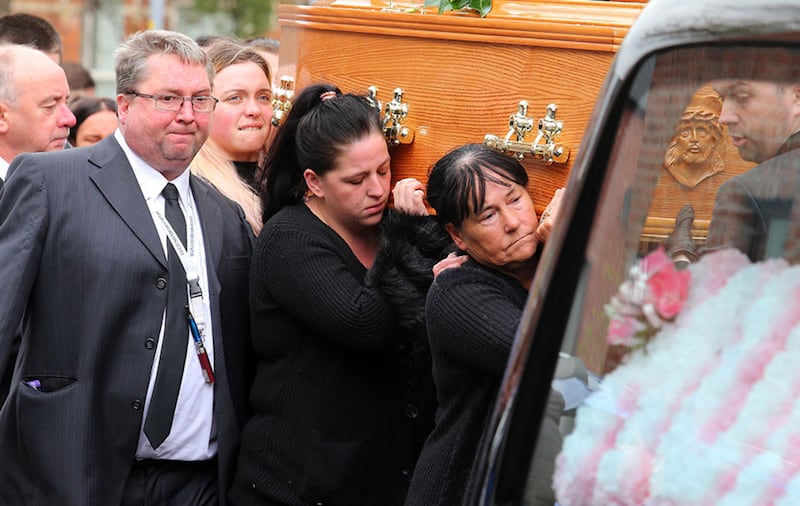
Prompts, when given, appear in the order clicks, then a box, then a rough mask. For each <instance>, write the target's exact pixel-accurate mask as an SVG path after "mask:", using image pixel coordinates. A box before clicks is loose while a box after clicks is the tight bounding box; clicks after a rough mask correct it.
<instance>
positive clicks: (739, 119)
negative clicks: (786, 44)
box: [704, 48, 800, 261]
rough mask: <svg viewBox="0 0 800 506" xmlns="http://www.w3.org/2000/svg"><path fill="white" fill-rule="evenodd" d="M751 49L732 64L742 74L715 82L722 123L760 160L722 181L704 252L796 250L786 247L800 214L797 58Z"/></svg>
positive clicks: (745, 153)
mask: <svg viewBox="0 0 800 506" xmlns="http://www.w3.org/2000/svg"><path fill="white" fill-rule="evenodd" d="M746 51H747V54H742V55H741V62H739V63H736V64H734V66H733V69H732V70H733V72H732V74H735V73H738V75H739V76H740V77H734V78H731V79H727V80H724V81H717V82H715V83H713V87H714V89H715V90H716V91H717V92H718V93H719V94H720V96H721V97H722V99H723V106H722V112H721V113H720V117H719V122H720V123H721V124H722V125H725V126H726V127H727V129H728V134H729V135H730V137H731V140H732V142H733V144H734V146H736V148H737V149H738V151H739V155H740V156H741V157H742V159H744V160H747V161H751V162H756V163H758V164H759V165H758V166H756V167H754V168H752V169H750V170H749V171H747V172H745V173H743V174H740V175H738V176H735V177H733V178H731V179H729V180H728V181H726V182H725V183H723V185H722V186H720V188H719V190H718V191H717V197H716V201H715V204H714V211H713V215H712V219H711V223H710V225H709V230H708V239H707V241H706V245H705V248H704V252H708V251H712V250H716V249H722V248H726V247H735V248H738V249H739V250H741V251H742V252H743V253H745V254H747V255H748V256H749V257H750V259H751V260H752V261H759V260H764V259H765V258H771V257H787V256H793V255H794V254H793V253H791V252H790V251H788V249H789V248H790V247H791V241H796V240H797V239H792V235H795V234H796V232H795V231H794V229H795V227H797V222H798V220H797V219H796V218H800V203H798V204H797V205H795V203H794V202H795V199H796V197H798V196H800V186H798V185H799V184H800V178H798V174H799V173H800V57H799V56H798V55H797V54H795V53H794V52H790V51H788V50H783V49H778V48H769V49H750V50H746ZM753 53H755V54H753ZM795 207H796V208H797V209H794V208H795ZM793 223H794V225H793ZM797 260H800V259H797Z"/></svg>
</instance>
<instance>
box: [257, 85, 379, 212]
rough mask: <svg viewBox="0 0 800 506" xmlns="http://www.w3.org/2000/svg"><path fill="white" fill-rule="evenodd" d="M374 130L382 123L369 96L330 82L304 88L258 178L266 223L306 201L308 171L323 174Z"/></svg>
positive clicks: (273, 142) (278, 134)
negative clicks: (369, 100)
mask: <svg viewBox="0 0 800 506" xmlns="http://www.w3.org/2000/svg"><path fill="white" fill-rule="evenodd" d="M373 132H378V133H380V132H381V123H380V119H379V117H378V110H377V109H375V108H374V107H372V106H370V105H369V102H367V98H366V96H361V95H354V94H351V93H348V94H346V95H342V92H341V91H340V90H339V89H338V88H336V87H335V86H333V85H331V84H314V85H310V86H308V87H306V88H304V89H303V90H302V91H301V92H300V93H299V94H298V95H297V96H296V97H295V99H294V100H293V101H292V108H291V109H290V110H289V114H287V115H286V119H285V120H284V122H283V123H282V124H281V126H280V127H279V128H278V131H277V133H276V135H275V139H274V140H273V141H272V143H271V144H270V147H269V150H268V151H267V156H266V159H265V161H264V170H263V171H262V176H261V181H260V182H259V187H260V188H261V201H262V202H263V204H264V221H265V222H266V221H267V220H268V219H269V218H270V217H272V216H273V215H274V214H275V213H277V212H278V211H280V210H281V209H282V208H283V207H285V206H287V205H290V204H296V203H298V202H301V201H302V199H303V196H304V195H305V193H306V191H307V188H306V185H305V180H304V178H303V172H304V171H305V170H306V169H311V170H313V171H314V172H315V173H316V174H317V175H319V176H322V175H324V174H325V173H326V172H328V171H329V170H331V169H333V168H334V167H335V165H336V159H337V158H338V157H339V155H340V154H341V153H342V152H343V151H344V150H345V149H346V148H347V147H348V146H350V145H351V144H353V143H354V142H356V141H357V140H359V139H362V138H364V137H365V136H367V135H369V134H370V133H373Z"/></svg>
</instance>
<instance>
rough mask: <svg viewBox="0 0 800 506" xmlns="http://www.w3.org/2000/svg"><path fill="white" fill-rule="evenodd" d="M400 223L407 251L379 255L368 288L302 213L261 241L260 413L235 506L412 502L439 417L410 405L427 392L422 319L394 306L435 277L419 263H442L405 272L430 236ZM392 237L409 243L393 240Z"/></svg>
mask: <svg viewBox="0 0 800 506" xmlns="http://www.w3.org/2000/svg"><path fill="white" fill-rule="evenodd" d="M392 219H394V218H385V219H384V225H383V226H382V230H384V238H383V241H384V242H385V243H386V244H392V245H398V247H399V248H400V250H401V251H400V252H398V251H397V250H396V249H394V248H393V247H392V248H387V247H382V249H381V253H379V257H378V259H377V260H376V263H375V266H374V267H373V269H372V271H370V273H369V280H367V277H368V271H367V270H366V269H365V268H364V267H363V265H362V264H361V263H360V262H359V261H358V260H357V259H356V257H355V256H354V255H353V253H352V252H351V250H350V249H349V247H348V246H347V244H346V243H345V242H344V241H343V240H342V238H341V237H339V236H338V235H337V234H336V233H335V232H334V231H333V230H332V229H330V228H329V227H328V226H327V225H325V224H324V223H322V222H321V221H320V220H319V219H317V217H316V216H314V215H313V214H312V213H311V212H310V211H309V210H308V208H307V207H306V206H305V205H296V206H290V207H287V208H285V209H283V210H282V211H280V212H279V213H278V214H276V215H275V216H274V217H273V218H272V219H270V221H269V222H268V223H267V224H266V226H265V228H264V230H263V231H262V233H261V235H260V236H259V238H258V241H257V243H256V248H255V251H254V255H253V261H252V268H251V295H250V296H251V300H250V304H251V314H252V330H253V332H252V335H253V339H254V348H255V351H256V354H257V358H258V368H257V374H256V379H255V381H254V385H253V388H252V391H251V395H250V403H251V407H252V410H253V412H254V415H253V416H252V417H251V419H250V420H249V421H248V422H247V424H246V425H245V428H244V431H243V435H242V449H241V452H240V458H239V462H238V469H237V472H236V480H235V483H234V488H233V491H232V493H231V498H232V500H233V501H234V503H235V504H237V505H239V506H245V505H250V504H290V505H304V504H325V505H328V504H334V505H342V506H358V505H387V506H391V505H396V504H402V503H403V500H404V497H405V494H406V491H407V487H408V481H409V480H410V477H411V472H412V470H413V466H414V462H415V460H416V456H417V454H418V452H419V448H420V446H421V441H422V438H424V436H425V435H426V431H427V430H429V429H430V427H428V428H427V429H426V428H424V426H425V422H424V420H425V414H426V412H427V413H428V414H429V413H430V412H431V411H432V408H431V407H426V406H427V405H426V404H425V402H415V399H414V398H411V397H410V396H412V395H419V394H420V392H418V390H420V387H419V386H418V385H424V384H426V380H425V379H424V378H422V379H421V380H419V381H418V380H417V379H416V378H413V377H412V376H413V374H412V373H413V369H412V366H411V364H412V361H411V355H410V351H411V350H414V349H417V348H419V347H420V346H419V345H418V344H419V343H416V341H415V339H413V338H411V333H410V332H409V331H408V329H416V330H419V322H421V321H423V320H422V317H421V316H414V315H413V314H412V313H413V310H410V307H409V308H406V309H404V308H400V307H396V306H394V307H393V305H392V301H395V302H397V301H398V300H403V299H404V298H406V297H408V298H409V300H410V301H412V302H413V301H415V300H417V299H419V300H421V299H422V298H423V294H424V290H423V289H427V284H426V282H425V279H424V278H425V276H428V278H429V279H428V281H427V283H428V284H429V283H430V278H431V277H432V276H431V275H430V274H425V273H424V272H423V271H424V270H425V269H423V268H422V266H425V268H426V269H427V270H428V271H430V266H432V265H433V263H435V261H436V259H434V258H430V259H429V260H427V261H424V262H421V263H419V265H416V266H415V267H413V268H410V269H405V267H403V266H402V265H400V266H399V267H398V265H399V264H398V263H402V262H403V261H404V260H403V259H404V258H409V255H410V256H411V257H414V255H415V254H420V255H422V254H423V253H421V250H420V248H419V246H418V245H419V244H420V242H419V241H418V240H417V234H416V233H417V232H418V231H419V232H422V231H424V230H425V229H426V227H417V226H415V225H413V224H412V225H410V226H409V227H407V228H403V227H401V226H399V225H397V226H388V225H387V224H388V223H389V222H390V221H391V220H392ZM398 219H399V218H398ZM409 219H410V220H412V221H414V220H417V219H416V218H414V219H412V218H410V217H409ZM419 220H421V221H420V223H424V222H427V221H429V220H425V219H422V218H419ZM401 222H402V223H405V221H402V220H401ZM387 229H388V230H389V231H387ZM394 230H397V231H399V232H398V233H400V235H402V234H403V232H402V230H405V231H406V232H407V233H408V234H409V237H405V238H396V237H395V238H392V237H390V235H391V234H390V232H391V231H394ZM415 243H417V244H418V245H417V246H414V244H415ZM422 243H423V244H428V241H422ZM408 244H410V245H411V246H407V245H408ZM443 244H446V243H445V242H443ZM384 246H385V244H384ZM406 248H410V250H407V249H406ZM423 249H424V248H423ZM441 254H443V252H442V253H441ZM437 256H439V255H437ZM390 257H391V258H390ZM412 263H414V262H412ZM420 273H421V274H420ZM418 275H419V276H421V277H417V276H418ZM403 280H411V281H408V283H409V287H410V288H409V289H408V291H406V290H404V289H399V287H400V285H401V284H402V283H405V282H406V281H403ZM414 280H417V281H419V284H416V283H415V281H414ZM387 287H395V288H397V290H395V292H396V293H393V294H392V295H390V294H387V293H386V290H387ZM420 290H423V291H421V292H420ZM389 291H391V290H389ZM415 293H416V295H414V294H415ZM403 294H405V295H403ZM417 305H418V306H419V307H420V308H421V307H422V306H421V303H418V304H417ZM407 309H408V310H410V311H407ZM398 321H399V322H402V323H401V324H399V323H398ZM423 335H424V330H423ZM415 344H416V345H417V346H416V347H415V346H414V345H415ZM428 374H429V373H428ZM428 382H429V381H428ZM415 392H416V394H415ZM420 398H423V399H424V398H425V396H424V395H421V396H420ZM430 418H431V417H430V415H428V419H430Z"/></svg>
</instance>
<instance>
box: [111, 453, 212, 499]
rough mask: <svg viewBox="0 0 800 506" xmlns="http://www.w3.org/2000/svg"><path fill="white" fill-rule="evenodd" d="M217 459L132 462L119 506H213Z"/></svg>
mask: <svg viewBox="0 0 800 506" xmlns="http://www.w3.org/2000/svg"><path fill="white" fill-rule="evenodd" d="M217 505H219V487H218V481H217V459H211V460H204V461H199V462H183V461H177V460H141V461H135V462H134V464H133V467H132V468H131V473H130V475H128V481H127V482H126V483H125V489H124V491H123V493H122V506H217Z"/></svg>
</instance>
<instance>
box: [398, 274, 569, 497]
mask: <svg viewBox="0 0 800 506" xmlns="http://www.w3.org/2000/svg"><path fill="white" fill-rule="evenodd" d="M527 296H528V292H527V290H525V288H524V287H523V286H522V285H521V284H520V283H519V282H518V281H516V280H515V279H513V278H511V277H509V276H506V275H504V274H501V273H499V272H498V271H494V270H491V269H488V268H486V267H484V266H482V265H480V264H478V263H477V262H475V261H474V260H469V261H467V262H466V263H464V264H463V265H462V266H461V267H459V268H454V269H448V270H445V271H444V272H442V273H441V274H440V275H439V276H438V277H437V279H436V282H434V283H433V286H432V287H431V289H430V291H429V293H428V298H427V305H426V308H427V309H426V310H427V328H428V337H429V340H430V346H431V353H432V356H433V375H434V380H435V383H436V390H437V395H438V398H439V408H438V410H437V412H436V427H435V429H434V430H433V432H432V433H431V435H430V436H429V438H428V440H427V442H426V443H425V446H424V448H423V450H422V454H421V455H420V457H419V461H418V463H417V468H416V470H415V473H414V479H413V481H412V484H411V489H410V491H409V494H408V499H407V501H406V504H407V505H408V506H433V505H442V506H454V505H460V504H463V503H464V499H465V494H466V493H467V491H468V488H469V487H470V486H475V484H473V483H469V480H470V476H471V472H472V468H473V464H474V461H475V458H476V454H477V453H478V448H479V446H480V444H481V439H482V437H485V435H484V431H485V428H486V425H487V422H488V420H489V417H490V416H491V412H492V408H493V407H494V402H495V399H496V396H497V393H498V389H499V386H500V381H501V380H502V377H503V373H504V371H505V367H506V363H507V361H508V357H509V354H510V351H511V346H512V342H513V339H514V336H515V334H516V329H517V326H518V325H519V321H520V318H521V315H522V309H523V307H524V305H525V301H526V299H527ZM555 437H558V435H557V434H556V435H555ZM553 457H554V455H553ZM474 479H475V478H473V480H474Z"/></svg>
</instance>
